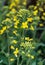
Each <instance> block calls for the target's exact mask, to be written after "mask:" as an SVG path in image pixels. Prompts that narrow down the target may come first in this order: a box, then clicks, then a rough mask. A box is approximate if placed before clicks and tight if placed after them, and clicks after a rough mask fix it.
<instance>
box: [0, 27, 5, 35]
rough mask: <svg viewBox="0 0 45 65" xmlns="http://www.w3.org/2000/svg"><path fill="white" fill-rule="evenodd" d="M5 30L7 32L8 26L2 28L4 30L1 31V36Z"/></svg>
mask: <svg viewBox="0 0 45 65" xmlns="http://www.w3.org/2000/svg"><path fill="white" fill-rule="evenodd" d="M5 30H6V26H4V27H3V28H2V30H0V34H1V35H2V34H3V33H4V31H5Z"/></svg>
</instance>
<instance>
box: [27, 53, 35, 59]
mask: <svg viewBox="0 0 45 65" xmlns="http://www.w3.org/2000/svg"><path fill="white" fill-rule="evenodd" d="M27 56H28V57H29V58H31V59H34V58H35V57H34V56H33V55H31V54H27Z"/></svg>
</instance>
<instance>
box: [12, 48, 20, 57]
mask: <svg viewBox="0 0 45 65" xmlns="http://www.w3.org/2000/svg"><path fill="white" fill-rule="evenodd" d="M18 53H19V50H18V48H16V50H15V51H14V52H13V54H14V55H15V56H16V57H17V55H18Z"/></svg>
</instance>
